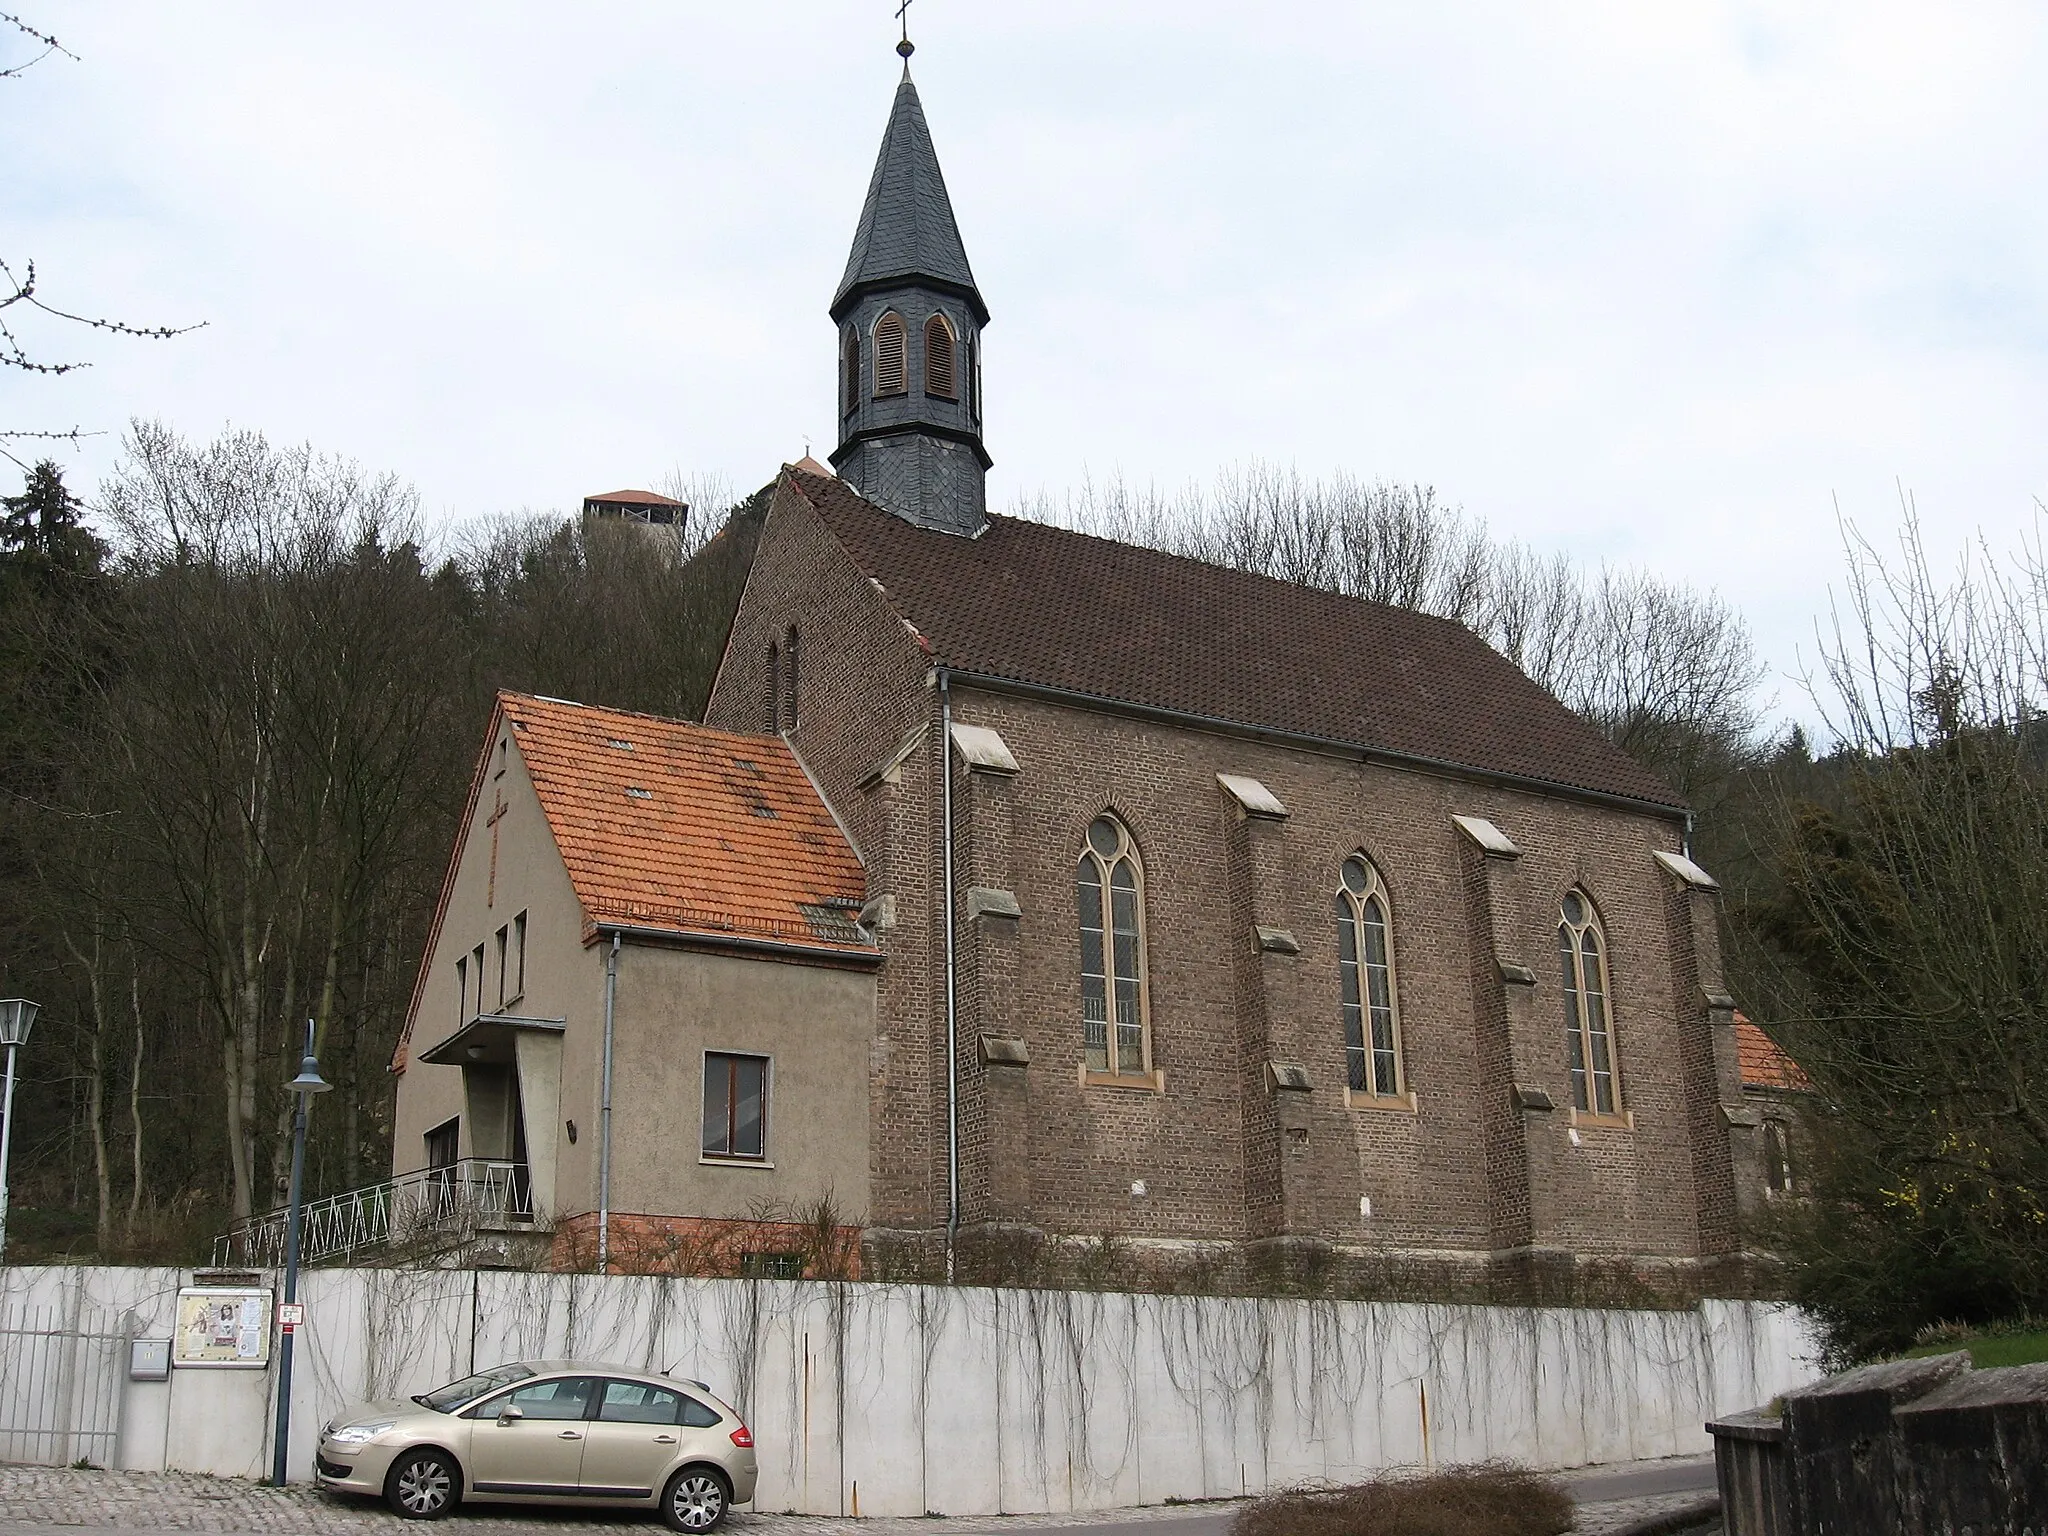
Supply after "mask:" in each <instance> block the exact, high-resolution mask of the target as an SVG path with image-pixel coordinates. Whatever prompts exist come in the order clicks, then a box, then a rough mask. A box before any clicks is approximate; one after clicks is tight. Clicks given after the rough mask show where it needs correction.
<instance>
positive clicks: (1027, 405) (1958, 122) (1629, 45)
mask: <svg viewBox="0 0 2048 1536" xmlns="http://www.w3.org/2000/svg"><path fill="white" fill-rule="evenodd" d="M20 3H21V5H22V6H23V7H25V10H24V19H26V20H28V21H30V22H32V23H36V24H39V25H41V26H42V27H43V28H44V29H45V30H49V31H54V32H55V33H56V34H57V35H58V36H59V37H60V38H61V39H62V40H63V41H64V42H65V43H66V44H67V45H68V46H69V47H70V48H71V49H72V50H73V51H75V52H76V53H77V54H78V55H79V56H80V62H77V63H73V62H70V61H69V60H66V59H62V58H53V59H50V60H48V61H47V62H45V63H44V64H42V65H40V66H38V67H37V68H35V69H34V70H32V71H31V72H30V73H29V74H28V75H27V76H26V77H25V78H23V79H22V80H20V81H18V82H0V255H5V256H6V257H7V258H8V259H9V260H10V261H15V262H18V261H20V260H21V259H22V258H26V257H33V258H34V259H35V261H36V262H37V265H38V270H39V273H40V274H41V277H42V282H43V292H44V296H45V297H47V298H48V299H49V300H50V301H52V302H54V303H58V304H61V305H65V306H67V307H77V308H81V309H84V310H88V311H92V312H108V313H112V314H114V315H117V316H119V317H120V318H123V319H129V320H134V321H141V322H147V323H152V324H157V323H168V324H179V323H187V322H192V321H200V320H203V321H205V322H206V329H204V330H202V331H199V332H196V333H194V334H191V335H187V336H184V337H180V338H178V339H176V340H174V341H168V342H122V341H113V340H102V339H99V338H94V337H85V336H80V335H77V334H75V333H72V334H67V333H65V332H63V331H61V330H59V329H57V328H55V327H53V326H51V325H49V324H47V323H44V324H37V323H35V322H33V321H30V322H28V323H26V324H24V325H23V326H21V327H18V329H19V330H20V331H21V332H22V339H23V341H24V343H25V344H27V345H29V346H30V347H31V348H32V349H33V350H35V351H38V352H40V353H44V354H48V355H51V356H55V357H61V358H65V359H87V360H90V361H91V362H92V363H93V365H94V366H93V367H92V368H90V369H88V370H84V371H82V372H79V373H74V374H71V375H68V376H66V377H64V378H62V379H58V380H54V381H40V380H33V379H28V378H25V377H24V376H23V375H21V374H19V373H17V372H14V371H12V370H6V371H4V372H0V418H4V420H0V425H8V426H60V427H68V426H70V425H71V424H72V423H74V422H77V423H81V424H84V425H86V426H88V427H108V428H114V429H116V435H112V436H109V437H105V438H99V439H95V440H94V441H93V442H92V443H91V444H89V445H88V446H87V447H86V448H85V449H84V450H83V451H81V452H79V453H77V454H75V455H73V456H72V458H73V462H74V465H75V468H74V470H73V480H74V482H75V483H77V484H81V485H87V486H89V485H90V484H91V483H92V481H93V479H94V477H95V476H96V475H97V474H98V473H99V472H100V471H102V470H103V469H104V468H105V467H106V465H107V464H108V463H109V462H110V460H111V457H112V454H113V452H114V451H115V444H116V441H117V433H118V428H119V427H120V425H121V424H122V423H123V422H125V421H126V420H127V419H128V418H130V417H131V416H136V415H142V416H157V417H162V418H164V419H165V420H167V421H168V422H170V423H171V424H173V425H175V426H176V427H178V428H180V429H181V430H183V431H185V432H186V433H188V434H191V435H193V436H198V437H206V436H211V435H212V434H214V433H215V432H217V431H219V430H220V429H221V428H222V427H223V426H224V425H226V424H229V423H232V424H234V425H236V426H248V427H257V428H261V429H262V430H264V431H265V432H267V433H269V434H270V435H271V436H272V437H273V438H275V439H283V440H298V439H309V440H311V441H313V442H314V443H315V444H317V445H319V446H321V447H323V448H327V449H330V450H333V451H336V452H340V453H344V454H347V455H349V456H351V457H354V458H357V459H360V460H362V461H363V462H365V463H366V464H368V465H370V466H372V467H376V468H383V469H391V470H395V471H396V472H398V473H399V474H401V475H402V476H404V477H406V478H407V479H409V480H411V481H412V482H414V483H415V484H416V485H417V486H418V487H419V491H420V494H421V498H422V505H423V508H424V511H425V514H426V517H427V519H428V520H429V522H430V523H433V524H435V525H439V524H443V523H445V522H447V521H450V520H454V519H459V518H462V517H467V516H471V515H476V514H483V513H491V512H499V511H506V510H512V509H517V508H522V507H533V508H566V507H569V506H571V505H573V504H574V503H575V501H576V499H577V498H579V497H580V496H582V495H583V494H585V493H587V492H591V491H597V490H609V489H612V488H615V487H619V486H640V485H651V484H654V483H657V482H658V481H659V480H660V479H661V478H662V477H663V476H665V475H666V474H667V473H668V472H670V471H671V470H672V469H675V468H677V467H678V466H680V467H682V468H683V469H685V470H687V471H693V472H711V473H720V474H723V475H725V476H727V477H728V478H729V479H730V480H731V481H732V482H733V483H734V484H735V485H737V486H739V487H741V488H746V487H751V486H753V485H757V484H760V483H761V482H763V481H765V480H766V479H768V478H769V477H770V476H771V475H772V474H773V472H774V469H775V466H776V465H777V464H779V463H780V462H782V461H783V460H785V459H794V458H796V457H798V456H799V455H800V454H801V453H802V452H803V451H804V448H805V445H806V442H807V441H808V443H809V445H810V446H811V448H812V450H813V451H814V452H816V453H817V454H818V455H819V456H820V457H821V458H822V457H823V455H824V452H825V451H826V450H827V449H829V448H830V447H831V446H832V436H831V433H832V428H833V401H832V392H833V354H834V338H833V331H832V327H831V324H830V322H829V321H828V320H827V318H826V315H825V306H826V303H827V302H828V300H829V298H830V296H831V292H832V289H833V287H834V285H835V283H836V282H837V279H838V276H839V273H840V270H841V268H842V266H843V264H844V262H845V258H846V250H847V245H848V242H849V240H850V238H851V236H852V233H853V226H854V221H855V217H856V215H857V214H858V212H859V208H860V202H861V198H862V195H863V194H864V192H865V190H866V186H867V179H868V173H869V170H870V167H871V166H872V163H873V158H874V154H875V150H876V147H877V145H878V143H879V140H880V136H881V131H882V126H883V121H884V118H885V116H886V113H887V110H888V106H889V100H890V96H891V93H892V91H893V89H894V86H895V81H896V75H897V67H898V61H897V59H896V56H895V54H894V53H893V51H892V45H893V43H894V41H895V23H894V22H893V20H892V19H891V12H892V11H893V9H894V5H893V0H748V3H739V4H732V3H728V4H725V5H720V6H711V5H705V4H698V3H694V0H669V3H654V0H647V3H638V4H634V3H627V0H615V3H614V0H578V3H576V4H573V5H568V4H560V3H556V4H551V5H538V4H522V3H516V0H491V3H488V4H484V3H471V4H463V3H453V0H434V3H432V4H429V5H419V4H408V5H397V4H382V3H377V0H358V3H355V4H352V5H349V6H317V7H316V6H307V5H279V4H276V3H274V0H273V3H265V4H246V5H238V4H230V3H216V0H184V3H180V4H177V5H167V4H162V3H147V4H145V3H141V0H104V3H92V4H81V3H73V0H20ZM912 33H913V36H914V38H915V40H916V41H917V43H918V53H917V56H916V59H915V72H916V77H917V81H918V87H919V90H920V92H921V94H922V96H923V99H924V103H925V109H926V112H927V115H928V116H929V118H930V121H931V126H932V131H933V136H934V138H935V140H936V142H937V145H938V149H939V155H940V159H941V162H942V164H943V165H944V168H945V171H946V176H947V181H948V184H949V186H950V188H951V191H952V195H953V201H954V206H955V208H956V210H957V212H958V215H959V220H960V226H961V230H962V233H963V235H964V237H965V239H966V243H967V249H968V254H969V256H970V257H971V259H972V260H973V263H974V268H975V273H976V276H977V278H978V279H979V281H980V284H981V288H982V292H983V294H984V296H985V297H986V299H987V301H988V304H989V308H990V309H991V311H992V312H993V315H994V319H993V321H992V323H991V326H990V330H989V341H988V346H987V356H986V370H985V372H986V387H987V398H988V428H987V431H988V445H989V448H990V451H991V452H992V453H993V454H994V456H995V460H996V468H995V471H994V473H993V475H992V477H991V482H990V491H991V499H992V502H993V504H994V505H995V506H996V507H997V508H998V509H1001V508H1003V507H1006V506H1009V505H1011V504H1012V503H1013V502H1014V501H1016V500H1017V499H1018V498H1019V497H1021V496H1025V495H1030V494H1032V493H1035V492H1037V491H1039V490H1041V489H1050V490H1058V489H1060V488H1063V487H1066V486H1068V485H1071V484H1074V483H1076V482H1077V481H1079V480H1080V479H1081V478H1082V477H1083V476H1084V475H1088V474H1093V475H1095V476H1096V477H1098V478H1100V477H1104V476H1107V475H1110V474H1114V473H1119V472H1120V473H1121V474H1122V475H1123V476H1125V477H1126V478H1127V479H1130V480H1134V481H1138V482H1148V481H1149V482H1157V483H1159V484H1161V485H1166V486H1177V485H1179V484H1181V483H1183V482H1185V481H1187V480H1190V479H1194V478H1206V477H1207V476H1209V475H1210V474H1211V473H1213V472H1214V471H1215V470H1216V469H1217V468H1218V467H1219V466H1221V465H1223V464H1226V463H1230V462H1241V461H1243V460H1247V459H1251V458H1263V459H1266V460H1270V461H1276V462H1279V463H1282V464H1289V463H1291V464H1294V465H1297V466H1299V467H1300V468H1301V469H1302V470H1304V471H1305V472H1322V471H1327V470H1330V469H1334V468H1338V467H1343V468H1346V469H1349V470H1351V471H1353V472H1355V473H1357V474H1359V475H1361V476H1365V477H1368V478H1379V477H1384V478H1389V479H1398V480H1414V481H1423V482H1428V483H1431V484H1433V485H1435V486H1436V487H1437V488H1438V490H1439V492H1440V493H1442V494H1443V495H1444V496H1446V497H1447V498H1449V499H1450V500H1452V501H1455V502H1459V503H1462V504H1463V505H1464V506H1465V507H1466V508H1467V509H1468V510H1469V511H1471V512H1472V513H1474V514H1477V515H1478V516H1481V517H1483V518H1484V519H1485V520H1486V521H1487V522H1488V523H1489V524H1490V525H1491V526H1492V527H1493V529H1494V530H1495V531H1496V532H1499V533H1504V534H1509V535H1513V536H1517V537H1521V538H1524V539H1526V540H1528V541H1530V542H1531V543H1534V544H1536V545H1537V546H1539V547H1541V548H1544V549H1552V548H1562V549H1566V550H1569V551H1570V552H1572V553H1573V554H1575V555H1578V556H1581V557H1584V558H1586V559H1588V560H1595V561H1597V560H1600V559H1607V560H1612V561H1616V562H1621V563H1634V564H1640V565H1643V566H1647V567H1649V568H1651V569H1653V570H1655V571H1657V572H1658V573H1660V574H1662V575H1665V576H1667V577H1673V578H1678V579H1683V580H1689V581H1692V582H1695V583H1697V584H1699V585H1701V586H1708V587H1713V588H1716V589H1718V590H1719V591H1720V592H1722V593H1723V594H1724V595H1726V596H1727V597H1729V598H1730V599H1731V600H1733V601H1734V602H1735V603H1737V605H1738V606H1739V607H1740V608H1741V609H1742V610H1743V612H1744V613H1745V614H1746V615H1747V616H1748V618H1749V620H1750V622H1751V624H1752V626H1753V628H1754V629H1755V631H1756V633H1757V635H1758V637H1759V640H1760V642H1761V643H1762V645H1763V647H1764V650H1765V654H1766V656H1767V658H1768V660H1769V661H1770V662H1771V664H1772V665H1773V667H1774V668H1775V669H1776V670H1777V672H1778V673H1779V674H1781V677H1780V679H1779V680H1778V681H1776V682H1774V684H1773V685H1772V686H1773V689H1774V691H1776V692H1777V693H1778V694H1779V695H1780V696H1781V700H1782V702H1784V703H1785V704H1787V705H1791V704H1793V703H1795V702H1796V701H1795V699H1794V698H1793V697H1792V695H1795V694H1796V692H1797V689H1796V686H1795V685H1793V684H1791V683H1789V682H1787V681H1784V680H1783V677H1782V674H1786V673H1790V672H1791V671H1793V670H1794V668H1795V667H1796V665H1797V662H1796V659H1795V658H1796V654H1797V651H1798V650H1799V649H1800V648H1801V647H1802V646H1803V648H1804V649H1805V651H1806V652H1807V653H1808V654H1809V655H1810V654H1811V649H1812V642H1811V636H1812V623H1813V616H1814V614H1815V613H1816V612H1817V611H1819V610H1820V609H1822V608H1824V606H1825V605H1826V602H1827V585H1828V582H1829V581H1830V580H1831V579H1832V578H1833V577H1834V574H1835V571H1836V569H1837V565H1838V561H1837V557H1836V549H1837V533H1836V522H1835V519H1836V507H1837V503H1838V502H1839V505H1840V508H1841V510H1842V512H1843V513H1845V514H1847V515H1848V516H1850V517H1852V518H1854V519H1856V520H1857V521H1859V522H1860V523H1862V524H1864V525H1866V526H1868V527H1872V528H1875V529H1879V530H1884V529H1888V528H1890V527H1891V526H1892V525H1893V524H1894V522H1895V521H1896V516H1897V506H1898V487H1899V486H1900V485H1903V486H1905V487H1906V488H1908V489H1910V490H1911V491H1912V492H1913V493H1914V494H1915V495H1916V496H1917V500H1918V504H1919V508H1920V512H1921V515H1922V517H1923V519H1925V521H1926V522H1927V524H1928V525H1929V527H1930V528H1931V529H1933V530H1935V531H1937V532H1938V533H1939V534H1941V535H1942V536H1943V537H1945V538H1947V539H1951V540H1953V539H1957V538H1960V537H1962V536H1963V535H1964V534H1965V533H1967V531H1969V530H1971V529H1975V528H1978V527H1982V528H1983V529H1984V530H1985V531H1986V533H1987V534H1988V535H1989V536H1990V537H1991V539H1992V541H1993V542H1994V543H1996V544H1999V545H2001V546H2003V545H2009V544H2011V543H2013V542H2014V541H2015V540H2016V539H2017V538H2018V537H2019V536H2020V535H2021V534H2022V532H2024V531H2025V530H2026V529H2027V528H2028V527H2029V526H2030V525H2031V520H2032V517H2033V516H2034V513H2035V503H2036V500H2037V498H2041V497H2044V496H2048V430H2044V427H2048V422H2044V412H2043V406H2044V402H2048V238H2044V236H2048V197H2044V195H2043V194H2044V190H2048V189H2044V185H2043V179H2044V178H2043V169H2042V168H2043V166H2044V164H2048V85H2044V82H2048V9H2044V8H2043V7H2041V6H2040V5H2038V4H2025V3H2019V0H1980V3H1974V4H1971V5H1969V6H1951V5H1928V4H1925V3H1919V4H1911V5H1908V4H1896V3H1891V0H1855V3H1853V4H1852V3H1828V0H1803V3H1799V4H1790V3H1780V4H1755V5H1738V4H1724V5H1716V4H1704V3H1700V4H1691V3H1685V0H1667V3H1662V4H1656V5H1646V4H1643V3H1641V0H1632V3H1626V4H1623V3H1612V4H1601V3H1591V0H1587V3H1565V4H1556V5H1540V6H1539V5H1528V4H1507V3H1501V4H1486V3H1478V0H1441V3H1436V4H1431V5H1427V6H1423V5H1416V4H1413V3H1412V0H1411V3H1398V4H1396V3H1384V4H1367V3H1308V0H1300V3H1287V0H1275V3H1269V4H1267V5H1264V6H1254V5H1249V4H1245V3H1232V4H1223V3H1211V0H1154V3H1137V0H1132V3H1119V0H1094V3H1087V4H1083V3H1079V0H1030V3H1028V4H1026V3H1023V0H1010V3H994V0H917V3H916V4H915V5H914V6H913V8H912ZM19 53H20V50H19V49H17V50H15V54H14V55H10V57H14V56H18V55H19ZM13 313H15V314H18V313H19V311H18V310H17V311H15V312H13ZM11 475H12V471H11V469H9V470H7V471H6V473H4V474H0V484H6V483H9V481H10V477H11Z"/></svg>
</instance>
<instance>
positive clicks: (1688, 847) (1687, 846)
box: [1679, 811, 1692, 859]
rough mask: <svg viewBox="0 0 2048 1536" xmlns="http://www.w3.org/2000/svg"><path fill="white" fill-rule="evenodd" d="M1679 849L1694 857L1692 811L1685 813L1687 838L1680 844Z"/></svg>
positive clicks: (1688, 856)
mask: <svg viewBox="0 0 2048 1536" xmlns="http://www.w3.org/2000/svg"><path fill="white" fill-rule="evenodd" d="M1679 851H1680V852H1681V853H1683V854H1684V855H1685V856H1686V857H1687V858H1688V859H1689V858H1691V857H1692V812H1691V811H1687V812H1686V813H1685V840H1684V842H1682V843H1680V844H1679Z"/></svg>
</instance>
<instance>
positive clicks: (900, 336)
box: [875, 310, 910, 395]
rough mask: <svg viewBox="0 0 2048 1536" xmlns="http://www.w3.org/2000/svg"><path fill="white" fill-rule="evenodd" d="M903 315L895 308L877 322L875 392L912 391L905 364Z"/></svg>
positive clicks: (882, 393) (889, 393)
mask: <svg viewBox="0 0 2048 1536" xmlns="http://www.w3.org/2000/svg"><path fill="white" fill-rule="evenodd" d="M904 339H905V337H904V329H903V317H902V316H901V315H899V314H897V313H896V312H895V311H894V310H891V311H889V313H887V314H886V315H884V316H882V318H881V319H879V320H877V321H876V322H875V393H876V394H877V395H903V394H908V393H909V392H910V386H909V384H908V382H907V381H906V375H907V374H908V372H909V370H908V368H907V367H906V366H905V364H904V360H903V352H904Z"/></svg>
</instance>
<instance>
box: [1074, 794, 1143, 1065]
mask: <svg viewBox="0 0 2048 1536" xmlns="http://www.w3.org/2000/svg"><path fill="white" fill-rule="evenodd" d="M1074 890H1075V895H1076V897H1077V898H1078V902H1079V906H1080V912H1081V1039H1082V1048H1083V1051H1084V1053H1085V1060H1086V1064H1087V1069H1088V1070H1089V1071H1090V1072H1113V1073H1117V1074H1120V1075H1130V1076H1134V1077H1136V1076H1142V1075H1144V1074H1146V1073H1148V1072H1150V1071H1151V1069H1152V1044H1151V1040H1150V1038H1149V1035H1148V1032H1147V1030H1146V1027H1145V876H1144V871H1143V869H1142V868H1141V867H1140V866H1139V863H1138V850H1137V848H1136V847H1135V846H1134V845H1133V844H1132V842H1131V834H1130V832H1129V831H1128V830H1126V828H1125V827H1124V824H1123V823H1122V822H1120V821H1118V820H1117V819H1116V818H1115V817H1114V816H1098V817H1096V818H1095V820H1094V821H1093V822H1091V823H1090V824H1089V827H1088V841H1087V844H1086V846H1085V847H1083V848H1082V850H1081V857H1080V860H1079V862H1078V863H1076V864H1075V866H1074Z"/></svg>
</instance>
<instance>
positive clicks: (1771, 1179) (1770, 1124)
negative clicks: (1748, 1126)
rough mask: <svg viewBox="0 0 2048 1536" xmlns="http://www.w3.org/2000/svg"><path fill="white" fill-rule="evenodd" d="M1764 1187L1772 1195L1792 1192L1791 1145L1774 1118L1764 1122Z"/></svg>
mask: <svg viewBox="0 0 2048 1536" xmlns="http://www.w3.org/2000/svg"><path fill="white" fill-rule="evenodd" d="M1764 1188H1765V1190H1767V1191H1768V1192H1769V1193H1771V1194H1774V1195H1786V1194H1790V1193H1791V1192H1792V1147H1791V1143H1790V1142H1788V1141H1787V1140H1786V1138H1785V1127H1784V1126H1783V1125H1782V1124H1781V1123H1780V1122H1778V1121H1776V1120H1766V1121H1765V1122H1764Z"/></svg>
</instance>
